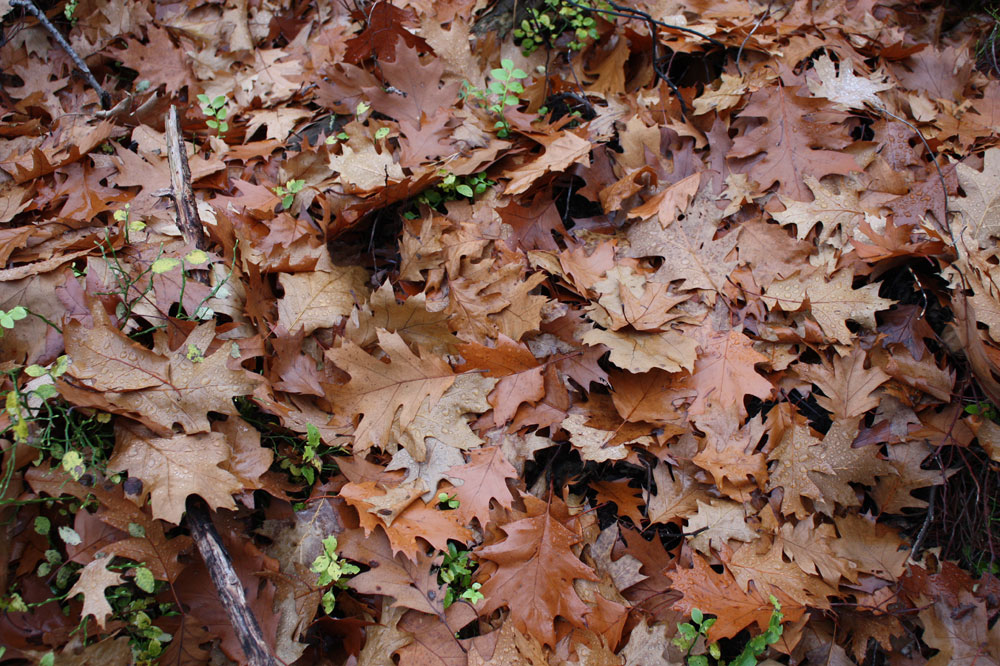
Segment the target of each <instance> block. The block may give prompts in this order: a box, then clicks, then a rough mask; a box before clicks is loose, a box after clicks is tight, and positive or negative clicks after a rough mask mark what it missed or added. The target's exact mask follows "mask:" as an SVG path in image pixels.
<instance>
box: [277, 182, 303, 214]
mask: <svg viewBox="0 0 1000 666" xmlns="http://www.w3.org/2000/svg"><path fill="white" fill-rule="evenodd" d="M305 186H306V181H304V180H301V179H298V180H295V179H293V180H289V181H287V182H286V183H285V186H284V187H282V186H281V185H278V186H277V187H275V188H274V193H275V194H277V195H278V196H279V197H281V207H282V208H284V209H285V210H288V209H290V208H291V207H292V204H293V203H294V202H295V195H296V194H298V193H299V192H301V191H302V189H303V188H304V187H305Z"/></svg>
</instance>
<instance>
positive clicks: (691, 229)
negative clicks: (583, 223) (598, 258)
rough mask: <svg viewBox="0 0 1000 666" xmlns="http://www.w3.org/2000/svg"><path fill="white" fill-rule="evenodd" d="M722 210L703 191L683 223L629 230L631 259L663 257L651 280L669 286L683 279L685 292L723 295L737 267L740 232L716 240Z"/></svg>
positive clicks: (646, 223)
mask: <svg viewBox="0 0 1000 666" xmlns="http://www.w3.org/2000/svg"><path fill="white" fill-rule="evenodd" d="M721 219H722V211H721V210H719V209H718V208H717V207H716V206H715V201H714V199H713V197H712V196H711V195H710V194H709V193H708V192H707V191H706V190H705V189H704V188H703V189H702V190H700V191H699V192H698V194H697V196H695V198H694V200H693V201H692V202H691V204H690V205H689V206H688V207H687V209H686V211H685V213H684V219H683V220H675V221H673V222H670V223H669V224H667V225H664V224H662V223H661V221H658V220H653V219H649V220H643V221H641V222H637V223H635V224H633V225H632V226H631V227H629V230H628V240H629V243H630V247H629V249H628V256H630V257H636V258H640V257H663V259H664V261H663V265H662V266H660V268H659V270H657V272H656V273H655V274H654V275H653V277H652V278H651V279H652V281H654V282H663V283H669V282H673V281H674V280H681V281H682V282H681V284H680V288H681V289H684V290H693V289H707V290H710V291H716V292H721V291H723V290H724V288H725V287H726V285H727V284H728V279H729V275H730V273H732V272H733V269H735V268H736V264H737V260H736V253H735V252H733V250H734V249H735V248H736V243H737V240H738V238H739V229H736V230H734V231H731V232H729V233H727V234H726V235H725V236H723V237H722V238H718V239H716V238H715V235H716V232H717V230H718V222H719V221H720V220H721Z"/></svg>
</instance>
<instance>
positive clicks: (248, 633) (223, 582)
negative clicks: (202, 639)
mask: <svg viewBox="0 0 1000 666" xmlns="http://www.w3.org/2000/svg"><path fill="white" fill-rule="evenodd" d="M187 519H188V526H189V527H190V528H191V537H192V538H193V539H194V542H195V543H196V544H197V545H198V552H199V553H201V558H202V559H203V560H205V566H206V567H207V568H208V573H209V575H210V576H211V578H212V582H213V583H215V587H216V589H217V590H218V591H219V601H221V602H222V606H223V608H225V609H226V615H228V616H229V623H230V624H231V625H232V626H233V631H234V632H235V634H236V638H237V640H238V641H239V642H240V647H241V648H243V655H244V656H245V657H246V663H247V664H250V666H277V664H278V662H277V661H275V659H274V656H273V655H272V654H271V651H270V650H269V649H268V647H267V643H266V642H265V641H264V632H263V631H261V628H260V623H259V622H258V621H257V618H256V617H255V616H254V614H253V611H252V610H250V604H249V603H247V597H246V593H245V592H244V591H243V583H241V582H240V579H239V577H238V576H237V575H236V570H235V569H233V560H232V558H230V557H229V552H228V551H227V550H226V547H225V546H224V545H223V543H222V539H221V538H220V537H219V532H218V531H217V530H216V529H215V525H214V524H213V523H212V515H211V512H210V511H209V508H208V505H207V504H206V503H205V500H203V499H202V498H200V497H198V496H197V495H191V496H190V497H189V498H188V500H187Z"/></svg>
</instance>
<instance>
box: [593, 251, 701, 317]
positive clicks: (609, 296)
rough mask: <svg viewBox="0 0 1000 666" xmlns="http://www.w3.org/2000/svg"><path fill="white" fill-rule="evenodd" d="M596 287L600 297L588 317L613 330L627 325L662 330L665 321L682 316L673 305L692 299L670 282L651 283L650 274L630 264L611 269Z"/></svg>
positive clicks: (594, 288)
mask: <svg viewBox="0 0 1000 666" xmlns="http://www.w3.org/2000/svg"><path fill="white" fill-rule="evenodd" d="M593 290H594V291H596V292H597V293H598V294H600V296H599V297H598V301H597V304H596V305H591V306H590V308H588V309H589V316H590V318H591V319H592V320H593V321H594V322H596V323H597V324H598V325H600V326H603V327H604V328H608V329H611V330H613V331H617V330H618V329H620V328H623V327H625V326H631V327H632V328H634V329H636V330H637V331H658V330H663V326H664V325H665V324H667V323H668V322H670V321H673V320H675V319H678V318H679V317H681V316H683V314H682V313H681V312H678V311H676V310H673V307H674V306H675V305H677V304H679V303H683V302H684V301H686V300H688V299H689V298H690V295H688V294H684V295H681V294H675V293H672V292H671V289H670V285H669V284H664V283H662V282H650V281H649V279H648V276H647V275H644V274H643V273H639V272H636V271H635V270H634V269H633V268H632V267H630V266H628V265H618V266H615V267H614V268H611V269H609V270H608V271H607V272H606V277H605V278H604V279H603V280H600V281H599V282H596V283H594V285H593ZM672 310H673V311H672Z"/></svg>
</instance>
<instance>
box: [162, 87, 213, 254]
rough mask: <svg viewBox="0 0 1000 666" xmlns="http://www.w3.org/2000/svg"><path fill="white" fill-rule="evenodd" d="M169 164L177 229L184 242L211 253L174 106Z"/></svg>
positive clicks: (169, 127)
mask: <svg viewBox="0 0 1000 666" xmlns="http://www.w3.org/2000/svg"><path fill="white" fill-rule="evenodd" d="M167 164H168V165H169V166H170V190H171V196H172V197H173V199H174V204H175V205H176V206H177V226H178V227H180V230H181V234H183V235H184V240H186V241H187V242H189V243H191V244H193V245H194V246H195V247H196V248H198V249H199V250H207V249H208V237H207V236H206V235H205V228H204V227H203V226H202V225H201V218H200V217H199V216H198V204H197V203H196V202H195V199H194V190H193V189H192V188H191V168H190V167H189V166H188V160H187V151H186V150H185V149H184V138H183V136H182V135H181V128H180V121H179V120H178V118H177V107H175V106H171V107H170V111H169V112H168V113H167Z"/></svg>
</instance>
